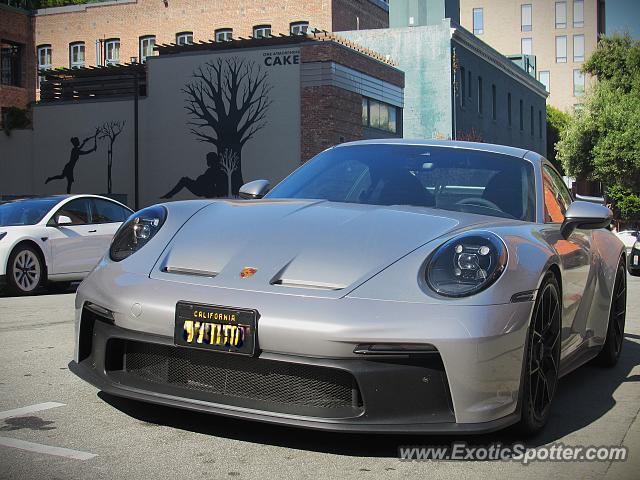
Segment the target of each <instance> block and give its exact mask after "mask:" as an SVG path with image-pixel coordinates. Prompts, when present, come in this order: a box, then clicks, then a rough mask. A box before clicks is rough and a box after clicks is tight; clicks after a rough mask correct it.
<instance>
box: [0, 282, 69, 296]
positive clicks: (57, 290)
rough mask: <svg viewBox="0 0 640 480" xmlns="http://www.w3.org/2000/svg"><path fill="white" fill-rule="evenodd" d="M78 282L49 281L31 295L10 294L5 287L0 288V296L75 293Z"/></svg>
mask: <svg viewBox="0 0 640 480" xmlns="http://www.w3.org/2000/svg"><path fill="white" fill-rule="evenodd" d="M79 285H80V282H72V283H71V284H70V285H62V284H60V285H58V284H56V283H51V284H49V285H47V286H45V287H40V288H39V289H37V290H35V293H34V294H33V295H11V294H10V293H9V292H8V291H7V289H6V288H4V289H0V298H21V297H22V298H28V297H30V296H33V297H42V296H47V295H64V294H67V293H76V290H77V289H78V286H79Z"/></svg>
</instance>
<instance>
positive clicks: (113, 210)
mask: <svg viewBox="0 0 640 480" xmlns="http://www.w3.org/2000/svg"><path fill="white" fill-rule="evenodd" d="M92 201H93V223H119V222H124V221H125V220H126V219H127V217H128V216H129V211H128V210H126V209H124V208H122V207H121V206H120V205H118V204H117V203H113V202H109V201H107V200H101V199H99V198H94V199H92Z"/></svg>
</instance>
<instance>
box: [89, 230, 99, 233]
mask: <svg viewBox="0 0 640 480" xmlns="http://www.w3.org/2000/svg"><path fill="white" fill-rule="evenodd" d="M97 231H98V230H89V233H96V232H97Z"/></svg>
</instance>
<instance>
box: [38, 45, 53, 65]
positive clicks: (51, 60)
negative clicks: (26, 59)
mask: <svg viewBox="0 0 640 480" xmlns="http://www.w3.org/2000/svg"><path fill="white" fill-rule="evenodd" d="M41 50H49V61H50V62H51V63H49V64H45V66H43V65H42V64H41V63H40V51H41ZM36 54H37V60H38V71H40V72H46V71H47V70H51V69H52V68H53V47H52V46H51V44H50V43H45V44H42V45H38V46H37V47H36Z"/></svg>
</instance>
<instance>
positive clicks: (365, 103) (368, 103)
mask: <svg viewBox="0 0 640 480" xmlns="http://www.w3.org/2000/svg"><path fill="white" fill-rule="evenodd" d="M372 104H374V105H373V106H375V107H376V109H377V111H378V125H374V122H373V121H372V120H373V118H374V116H373V115H372V108H371V107H372ZM383 108H384V109H385V112H386V119H387V122H386V123H387V125H388V128H383V127H382V126H380V123H379V121H380V119H381V118H382V115H381V112H382V109H383ZM398 108H399V107H396V106H395V105H391V104H390V103H385V102H381V101H380V100H376V99H375V98H369V97H365V96H363V97H362V120H363V121H362V126H363V127H366V128H373V129H375V130H380V131H382V132H387V133H391V134H393V135H398V133H399V129H400V124H399V121H398V119H399V118H400V115H399V112H398ZM365 109H366V115H365V113H364V112H365ZM392 113H393V115H392ZM392 116H393V128H391V124H392V121H391V117H392ZM365 117H366V123H365V121H364V120H365Z"/></svg>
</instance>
